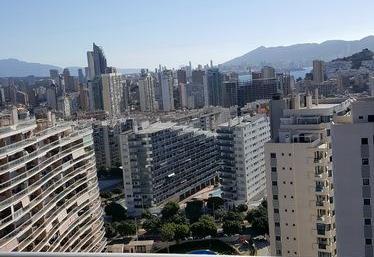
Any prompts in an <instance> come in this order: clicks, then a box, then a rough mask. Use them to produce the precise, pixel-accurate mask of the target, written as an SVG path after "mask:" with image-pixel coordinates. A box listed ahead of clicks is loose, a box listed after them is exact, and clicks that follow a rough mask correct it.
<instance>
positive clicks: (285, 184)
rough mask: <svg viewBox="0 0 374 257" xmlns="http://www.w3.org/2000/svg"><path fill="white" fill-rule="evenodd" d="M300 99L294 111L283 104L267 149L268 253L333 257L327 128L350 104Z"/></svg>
mask: <svg viewBox="0 0 374 257" xmlns="http://www.w3.org/2000/svg"><path fill="white" fill-rule="evenodd" d="M304 99H305V100H304V103H301V101H300V96H297V97H296V98H293V99H292V100H291V101H290V104H291V107H292V109H291V107H290V106H286V105H283V106H284V107H283V108H284V109H283V111H282V112H281V113H282V115H281V116H280V117H279V119H280V124H279V125H280V126H279V129H278V133H276V131H275V132H274V134H278V135H279V137H278V138H277V139H276V140H275V141H273V142H271V143H267V144H265V160H266V180H267V199H268V218H269V234H270V248H271V252H270V253H271V255H277V256H318V257H330V256H336V237H335V236H336V232H335V208H334V200H333V199H334V198H333V196H334V185H333V171H332V151H331V136H330V133H331V132H330V127H331V119H332V117H333V116H334V115H342V114H345V113H346V112H347V110H348V107H349V106H350V104H351V100H350V99H348V100H345V101H341V100H339V101H337V103H329V104H326V103H325V104H321V103H318V100H317V101H315V103H316V104H313V103H312V98H311V96H310V95H307V96H306V97H305V98H304ZM272 101H286V99H278V100H272ZM273 106H278V107H279V106H282V105H281V104H275V105H273ZM274 113H277V112H274ZM277 114H279V112H278V113H277ZM272 120H274V117H272Z"/></svg>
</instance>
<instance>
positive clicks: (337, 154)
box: [332, 98, 374, 257]
mask: <svg viewBox="0 0 374 257" xmlns="http://www.w3.org/2000/svg"><path fill="white" fill-rule="evenodd" d="M332 146H333V148H332V149H333V160H334V186H335V196H334V198H335V210H336V240H337V254H338V256H363V257H371V256H373V255H374V252H373V244H374V242H373V221H374V220H373V211H374V208H373V205H374V202H373V196H374V193H373V190H372V188H373V185H374V183H373V181H374V155H373V153H374V99H373V98H368V99H360V100H359V101H357V102H355V103H353V104H352V111H351V113H350V114H349V115H346V116H344V117H337V118H336V119H334V125H333V126H332Z"/></svg>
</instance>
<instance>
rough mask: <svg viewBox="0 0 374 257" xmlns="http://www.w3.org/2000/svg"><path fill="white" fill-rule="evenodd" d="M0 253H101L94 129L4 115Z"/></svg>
mask: <svg viewBox="0 0 374 257" xmlns="http://www.w3.org/2000/svg"><path fill="white" fill-rule="evenodd" d="M0 203H1V205H0V251H2V252H3V251H6V252H7V251H27V252H46V251H51V252H77V251H82V252H101V251H102V250H103V249H104V247H105V244H106V240H105V238H104V234H105V231H104V227H103V220H102V218H101V216H102V209H101V203H100V197H99V190H98V185H97V177H96V167H95V156H94V149H93V140H92V129H91V126H88V127H87V126H86V125H79V124H77V123H66V122H63V123H57V124H56V123H55V121H54V118H53V116H52V115H48V119H38V120H35V119H33V118H29V117H28V116H27V117H25V118H24V119H22V120H18V114H17V109H15V108H14V109H12V111H11V112H10V113H9V112H6V111H3V112H2V113H1V114H0Z"/></svg>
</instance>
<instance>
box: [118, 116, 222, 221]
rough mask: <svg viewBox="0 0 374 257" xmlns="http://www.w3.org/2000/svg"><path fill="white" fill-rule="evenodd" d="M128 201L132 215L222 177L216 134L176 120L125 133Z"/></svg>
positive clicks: (126, 198)
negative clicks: (220, 174) (176, 122)
mask: <svg viewBox="0 0 374 257" xmlns="http://www.w3.org/2000/svg"><path fill="white" fill-rule="evenodd" d="M121 156H122V166H123V180H124V188H125V202H126V206H127V208H128V211H129V213H130V214H131V215H140V214H141V213H142V211H143V210H144V209H150V210H151V211H154V212H159V211H160V208H159V207H160V205H161V204H163V203H166V202H167V201H170V200H175V201H179V200H180V199H183V198H185V197H187V196H189V195H191V194H193V193H195V192H197V191H199V190H201V189H202V188H204V187H205V186H207V185H210V184H212V183H214V181H215V179H216V177H217V176H218V169H219V166H218V151H217V147H216V143H215V137H214V134H213V133H211V132H206V131H201V130H199V129H194V128H190V127H187V126H177V125H176V124H175V123H171V122H167V123H155V124H152V125H150V126H149V127H146V128H143V129H142V130H136V129H135V131H133V132H130V133H124V134H122V135H121Z"/></svg>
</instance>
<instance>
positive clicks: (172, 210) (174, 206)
mask: <svg viewBox="0 0 374 257" xmlns="http://www.w3.org/2000/svg"><path fill="white" fill-rule="evenodd" d="M178 211H179V204H178V203H176V202H168V203H167V204H165V206H164V208H162V210H161V215H162V219H163V220H165V221H166V220H169V219H170V218H171V217H173V216H174V215H176V214H177V213H178Z"/></svg>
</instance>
